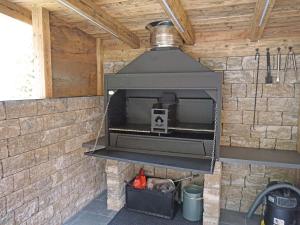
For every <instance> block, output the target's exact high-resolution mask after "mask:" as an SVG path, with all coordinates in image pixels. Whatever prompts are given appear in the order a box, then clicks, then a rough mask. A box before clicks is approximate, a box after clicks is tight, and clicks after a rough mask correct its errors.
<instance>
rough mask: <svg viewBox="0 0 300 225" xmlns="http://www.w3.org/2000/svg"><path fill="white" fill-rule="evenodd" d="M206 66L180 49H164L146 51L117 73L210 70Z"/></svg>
mask: <svg viewBox="0 0 300 225" xmlns="http://www.w3.org/2000/svg"><path fill="white" fill-rule="evenodd" d="M210 71H211V70H209V69H208V68H206V67H205V66H203V65H202V64H201V63H199V62H197V61H196V60H194V59H193V58H192V57H190V56H189V55H187V54H185V53H184V52H182V51H181V50H180V49H177V48H176V49H164V50H152V51H147V52H145V53H144V54H142V55H141V56H139V57H138V58H137V59H135V60H134V61H133V62H131V63H130V64H129V65H127V66H126V67H124V68H123V69H121V70H120V71H119V72H118V74H144V73H175V72H176V73H180V72H210Z"/></svg>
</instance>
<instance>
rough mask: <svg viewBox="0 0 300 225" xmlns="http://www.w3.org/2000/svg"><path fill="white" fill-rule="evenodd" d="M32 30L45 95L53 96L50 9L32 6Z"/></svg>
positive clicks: (35, 60)
mask: <svg viewBox="0 0 300 225" xmlns="http://www.w3.org/2000/svg"><path fill="white" fill-rule="evenodd" d="M32 30H33V44H34V64H35V67H36V71H37V72H38V74H39V75H40V76H41V77H43V79H44V84H45V86H44V88H45V97H47V98H51V97H53V86H52V63H51V37H50V19H49V11H48V10H47V9H45V8H42V7H40V6H33V7H32Z"/></svg>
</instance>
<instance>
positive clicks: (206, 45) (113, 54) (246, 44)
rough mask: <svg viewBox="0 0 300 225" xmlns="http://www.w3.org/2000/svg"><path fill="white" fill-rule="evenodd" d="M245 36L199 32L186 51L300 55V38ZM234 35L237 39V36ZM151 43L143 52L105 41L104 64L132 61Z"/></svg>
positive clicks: (216, 54)
mask: <svg viewBox="0 0 300 225" xmlns="http://www.w3.org/2000/svg"><path fill="white" fill-rule="evenodd" d="M245 35H247V34H245V33H243V32H241V33H239V34H238V36H239V37H240V38H239V39H232V36H231V33H228V35H227V33H226V32H220V33H216V34H215V35H211V36H205V35H203V34H199V33H197V34H196V42H195V45H191V46H188V45H186V46H184V47H183V50H184V51H185V52H186V53H188V54H189V55H191V56H192V57H194V58H195V59H197V58H210V57H212V58H216V57H226V56H248V55H254V54H255V49H256V48H260V50H261V53H262V54H264V53H265V49H266V48H270V49H271V53H273V54H275V53H276V51H277V50H276V49H277V47H281V48H282V54H284V53H286V52H287V51H288V47H289V46H293V49H294V51H295V52H296V53H299V52H300V36H296V37H286V38H285V37H284V38H272V37H268V38H264V39H262V40H260V41H258V42H252V41H250V40H249V39H246V38H245ZM234 36H235V37H236V36H237V34H235V35H234ZM222 39H223V40H222ZM148 43H149V41H148V40H147V38H144V39H142V40H141V48H140V49H131V48H130V47H128V46H127V45H125V44H123V43H122V42H120V41H118V40H105V41H104V61H105V62H113V61H131V60H133V59H134V58H135V57H137V56H138V55H140V54H142V53H143V52H144V51H146V50H147V49H149V44H148Z"/></svg>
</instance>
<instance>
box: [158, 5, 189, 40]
mask: <svg viewBox="0 0 300 225" xmlns="http://www.w3.org/2000/svg"><path fill="white" fill-rule="evenodd" d="M159 1H160V4H161V6H162V7H163V9H164V10H165V12H166V14H167V15H168V16H169V18H170V19H171V20H172V22H173V24H174V26H175V27H176V29H177V30H178V32H179V33H180V35H181V37H182V38H183V40H184V41H185V43H186V44H189V45H193V44H194V43H195V33H194V30H193V27H192V24H191V22H190V20H189V18H188V16H187V14H186V12H185V10H184V9H183V7H182V5H181V2H180V0H159Z"/></svg>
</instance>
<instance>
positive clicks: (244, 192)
mask: <svg viewBox="0 0 300 225" xmlns="http://www.w3.org/2000/svg"><path fill="white" fill-rule="evenodd" d="M299 172H300V171H299V170H298V171H297V170H295V169H284V168H273V167H266V166H258V165H247V164H223V171H222V194H221V199H222V200H221V207H222V208H226V209H230V210H234V211H242V212H247V211H248V209H249V207H250V206H251V204H252V203H253V201H254V199H255V198H256V196H257V194H259V193H260V192H261V191H262V190H263V189H264V188H265V187H266V186H267V184H268V183H269V182H270V181H286V182H290V183H292V184H295V185H299V184H300V183H299V182H300V180H299V179H300V177H299V174H300V173H299ZM257 213H258V214H260V213H262V209H261V208H259V209H258V210H257Z"/></svg>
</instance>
